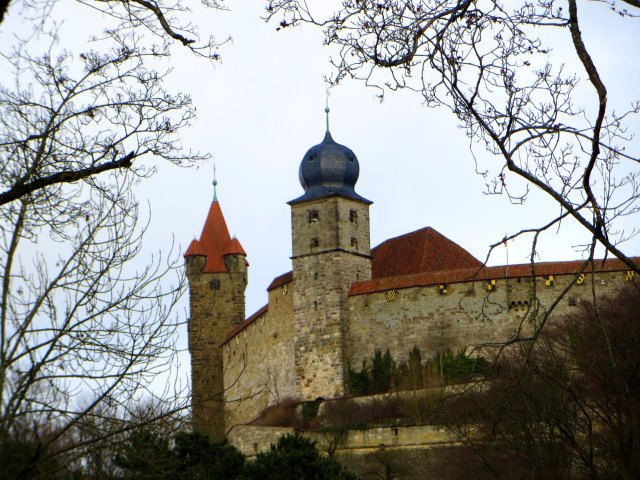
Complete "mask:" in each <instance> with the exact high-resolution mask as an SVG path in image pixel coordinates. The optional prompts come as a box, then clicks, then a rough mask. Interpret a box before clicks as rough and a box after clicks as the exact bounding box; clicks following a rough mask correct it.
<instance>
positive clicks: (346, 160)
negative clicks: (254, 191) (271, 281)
mask: <svg viewBox="0 0 640 480" xmlns="http://www.w3.org/2000/svg"><path fill="white" fill-rule="evenodd" d="M358 175H359V165H358V159H357V158H356V156H355V154H354V153H353V152H352V151H351V150H350V149H349V148H347V147H345V146H343V145H340V144H338V143H336V142H335V141H334V140H333V138H332V137H331V134H330V133H329V129H328V128H327V132H326V135H325V137H324V140H323V141H322V143H320V144H319V145H316V146H314V147H312V148H311V149H309V151H308V152H307V153H306V154H305V156H304V157H303V159H302V163H301V164H300V183H301V184H302V187H303V188H304V190H305V193H304V195H302V196H301V197H299V198H296V199H294V200H292V201H290V202H289V205H291V229H292V242H293V256H292V261H293V280H294V283H295V285H296V291H295V295H294V298H293V310H294V319H295V338H294V343H295V345H294V354H295V368H296V377H297V383H298V392H299V395H300V397H301V398H302V399H306V400H311V399H315V398H318V397H324V398H334V397H339V396H342V395H344V394H345V393H346V391H345V373H346V365H345V356H344V341H345V338H346V331H345V329H346V325H347V316H348V307H347V294H348V292H349V288H350V286H351V284H352V283H353V282H356V281H359V280H368V279H370V278H371V256H370V240H369V205H370V204H371V202H370V201H369V200H367V199H365V198H363V197H361V196H360V195H358V194H357V193H356V192H355V190H354V187H355V184H356V181H357V180H358Z"/></svg>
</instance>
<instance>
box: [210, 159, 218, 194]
mask: <svg viewBox="0 0 640 480" xmlns="http://www.w3.org/2000/svg"><path fill="white" fill-rule="evenodd" d="M211 184H212V185H213V201H214V202H217V201H218V180H217V179H216V164H215V163H214V164H213V182H211Z"/></svg>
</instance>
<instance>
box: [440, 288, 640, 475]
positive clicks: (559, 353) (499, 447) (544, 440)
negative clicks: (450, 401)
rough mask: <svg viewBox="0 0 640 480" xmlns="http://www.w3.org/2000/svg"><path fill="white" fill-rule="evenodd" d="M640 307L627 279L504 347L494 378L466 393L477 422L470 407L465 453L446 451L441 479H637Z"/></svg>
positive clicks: (463, 432)
mask: <svg viewBox="0 0 640 480" xmlns="http://www.w3.org/2000/svg"><path fill="white" fill-rule="evenodd" d="M639 314H640V287H639V286H638V284H628V285H627V286H626V287H625V288H623V289H621V290H620V292H618V293H617V294H616V295H613V296H609V297H602V298H599V299H598V300H597V302H596V303H592V302H584V303H583V304H582V305H581V306H580V307H579V310H577V311H576V312H574V313H573V314H572V315H570V316H568V317H567V318H566V319H565V321H564V322H556V323H554V324H553V325H551V326H550V328H548V329H546V330H545V331H544V332H543V334H542V336H541V338H540V341H538V342H536V343H535V344H534V345H533V346H532V348H531V349H530V348H529V346H528V345H525V344H519V345H518V346H517V348H515V349H513V350H511V351H510V354H509V355H503V356H502V357H501V359H500V361H499V363H498V368H497V369H496V370H495V372H494V374H495V376H494V377H492V382H491V383H490V385H488V386H487V388H486V389H485V390H476V391H474V392H472V391H469V392H467V394H466V395H467V397H468V399H473V405H474V408H472V409H470V412H471V417H472V420H473V428H469V420H470V419H469V413H468V412H466V413H465V418H464V419H463V420H462V422H460V423H458V424H457V425H456V426H455V431H457V432H458V434H459V435H460V438H461V439H462V440H463V442H464V445H465V448H463V449H462V450H461V451H460V452H458V453H455V455H456V457H458V458H459V456H464V457H466V458H465V461H464V462H451V461H450V460H451V457H447V456H443V457H442V458H440V459H439V462H438V463H440V465H439V466H438V467H439V468H442V469H443V471H442V472H440V473H441V477H442V478H451V479H453V478H469V476H470V473H472V472H473V474H472V475H471V476H473V477H474V478H476V477H477V478H590V479H596V478H599V479H607V478H611V479H613V478H637V477H638V474H639V473H640V461H639V460H638V459H640V421H639V419H640V383H639V378H638V365H640V357H639V355H638V352H639V350H638V344H639V341H640V329H639V328H638V322H637V319H638V315H639ZM455 417H456V415H455V414H453V415H452V422H453V423H454V424H455ZM445 470H447V471H448V472H447V473H446V474H445V473H444V471H445Z"/></svg>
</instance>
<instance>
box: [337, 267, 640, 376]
mask: <svg viewBox="0 0 640 480" xmlns="http://www.w3.org/2000/svg"><path fill="white" fill-rule="evenodd" d="M574 279H575V275H559V276H553V278H551V277H550V276H549V275H546V276H539V277H535V278H534V279H533V282H535V283H534V284H532V278H531V277H523V278H501V279H499V278H498V279H490V280H482V281H477V282H463V283H454V284H449V285H445V284H440V285H427V286H419V287H410V288H402V289H397V290H396V289H389V290H385V291H380V292H374V293H368V294H362V295H352V296H350V297H349V321H348V328H347V338H346V346H345V356H346V359H347V363H348V364H349V365H351V366H352V367H353V368H359V366H360V365H361V364H362V361H363V360H370V359H371V358H372V356H373V353H374V351H375V349H376V348H378V349H381V350H383V351H384V350H386V349H389V351H390V353H391V355H392V356H393V358H395V359H404V358H406V357H407V355H408V353H409V350H410V349H411V348H413V347H414V346H417V347H419V348H420V350H421V352H422V355H423V358H426V357H431V356H433V355H434V354H436V353H437V352H442V351H444V350H446V349H447V348H449V349H452V350H456V349H458V348H465V347H469V346H481V345H482V344H485V343H492V342H504V341H506V340H508V339H511V338H514V336H515V335H517V334H518V331H519V329H521V335H522V334H525V335H526V333H527V332H528V331H530V330H531V325H532V323H531V319H532V312H533V307H534V304H535V303H534V302H532V298H534V297H535V298H538V299H539V301H540V305H541V308H540V310H539V315H541V314H543V313H544V311H546V309H547V308H549V306H550V305H551V304H552V303H553V302H555V301H556V299H557V298H558V297H559V296H560V295H561V293H562V292H563V290H564V289H565V288H566V287H567V285H568V284H570V282H572V281H573V280H574ZM626 281H629V276H628V274H627V272H626V271H613V272H611V271H609V272H596V273H595V281H593V282H592V277H591V274H586V275H585V276H584V278H583V280H582V282H581V284H579V285H575V286H574V287H573V288H571V290H570V291H569V292H568V293H567V294H566V295H565V296H564V297H563V298H562V299H561V300H560V301H559V303H558V305H557V306H556V308H555V309H554V315H555V316H559V315H563V314H566V313H569V312H571V311H572V310H573V309H575V306H576V305H577V304H578V303H579V302H580V301H581V300H588V299H589V298H590V297H591V292H592V288H591V286H592V285H593V286H594V287H595V290H596V292H597V294H603V293H608V292H615V291H617V290H618V289H619V288H621V286H622V285H623V284H624V283H625V282H626Z"/></svg>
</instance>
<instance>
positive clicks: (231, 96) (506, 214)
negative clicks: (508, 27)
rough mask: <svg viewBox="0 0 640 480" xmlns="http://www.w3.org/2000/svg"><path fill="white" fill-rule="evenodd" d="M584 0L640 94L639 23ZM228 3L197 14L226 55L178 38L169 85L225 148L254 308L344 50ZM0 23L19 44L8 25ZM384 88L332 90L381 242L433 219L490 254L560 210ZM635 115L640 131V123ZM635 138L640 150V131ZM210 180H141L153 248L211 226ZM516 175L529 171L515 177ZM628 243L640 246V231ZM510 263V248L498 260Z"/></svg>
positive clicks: (439, 114) (612, 63)
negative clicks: (499, 180) (490, 189)
mask: <svg viewBox="0 0 640 480" xmlns="http://www.w3.org/2000/svg"><path fill="white" fill-rule="evenodd" d="M579 3H580V7H581V8H582V7H583V6H584V7H585V8H586V7H587V6H588V7H589V8H590V9H593V10H594V11H593V12H589V13H588V15H589V20H591V21H590V22H589V23H588V24H585V25H584V26H583V29H584V30H585V31H586V32H587V35H588V36H587V47H588V48H589V49H590V50H591V52H592V55H593V56H594V59H595V61H596V62H601V64H602V65H606V66H603V73H604V76H605V82H608V87H609V92H610V99H611V101H612V102H621V103H620V104H621V105H626V104H627V103H629V102H630V101H631V100H632V99H634V98H640V59H639V58H638V53H637V44H638V42H637V40H638V34H637V32H638V31H640V30H639V29H638V26H639V21H638V20H635V21H624V22H620V21H619V19H618V18H617V17H616V15H615V14H612V13H609V12H608V10H607V7H606V5H595V6H594V5H591V4H590V3H585V2H579ZM227 5H228V7H229V8H230V9H231V11H230V12H209V13H205V14H202V15H198V17H197V19H196V22H197V23H198V24H199V25H200V30H201V31H202V32H203V34H204V33H206V32H208V31H212V32H214V33H215V35H216V37H217V38H218V39H220V40H221V39H223V38H224V37H226V36H227V35H231V36H232V37H233V43H230V44H227V45H225V46H224V47H223V48H222V50H221V54H222V56H223V61H222V63H221V64H218V65H215V66H213V65H211V64H210V63H208V62H207V61H205V60H199V59H196V58H194V57H193V56H192V55H189V54H187V53H186V52H184V51H183V49H180V48H179V47H175V48H174V49H173V51H174V53H175V56H174V57H173V59H172V63H173V65H174V68H175V70H174V72H173V74H172V76H171V81H170V85H169V89H170V90H173V91H182V92H187V93H190V94H191V95H192V97H193V102H194V104H195V106H196V107H197V113H198V120H197V124H196V125H195V126H194V127H193V128H192V129H190V130H189V131H188V132H186V134H185V135H183V139H184V143H185V144H186V145H188V146H191V147H193V148H195V149H199V150H204V151H209V152H211V153H212V154H213V156H214V161H215V163H216V168H217V172H218V182H219V186H218V198H219V200H220V204H221V207H222V210H223V212H224V215H225V217H226V219H227V224H228V226H229V230H230V231H231V233H232V234H233V235H236V236H237V237H238V239H239V240H240V242H241V243H242V245H243V247H244V249H245V250H246V252H247V254H248V260H249V262H250V265H251V266H250V270H249V287H248V289H247V302H246V303H247V308H246V313H247V315H250V314H251V313H253V312H254V311H255V310H257V309H258V308H260V307H261V306H262V305H263V304H264V303H265V302H266V287H267V285H268V284H269V283H270V281H271V280H272V279H273V277H275V276H277V275H280V274H282V273H284V272H286V271H288V270H290V269H291V262H290V259H289V257H290V255H291V232H290V228H291V227H290V211H289V206H288V205H287V204H286V202H287V201H288V200H291V199H293V198H295V197H297V196H299V195H300V194H301V192H302V188H301V186H300V184H299V182H298V166H299V163H300V160H301V159H302V156H303V155H304V153H305V152H306V151H307V149H308V148H310V147H311V146H313V145H315V144H317V143H319V142H320V141H321V140H322V138H323V135H324V121H325V120H324V112H323V108H324V101H325V84H324V81H323V76H324V75H326V74H327V73H329V72H330V66H329V64H328V57H329V56H330V54H331V53H332V52H331V50H330V49H329V48H327V47H323V46H322V35H321V32H320V31H319V30H312V29H310V28H308V27H305V28H288V29H285V30H283V31H280V32H276V31H275V27H276V25H272V24H265V23H264V22H263V21H262V20H261V19H260V18H259V17H260V16H261V15H262V14H263V10H262V9H263V7H264V2H261V1H257V0H241V1H228V2H227ZM60 8H62V9H63V10H61V11H62V12H64V13H65V14H66V17H67V24H66V25H65V26H64V28H73V32H74V34H73V36H71V34H69V36H64V31H63V42H68V41H69V39H73V40H71V41H70V44H71V46H74V44H77V42H83V41H84V40H82V38H83V37H82V36H81V35H82V34H81V33H80V31H81V30H82V28H80V29H78V27H77V26H76V25H77V24H78V22H81V23H82V18H83V17H81V15H83V13H82V12H80V11H79V6H78V4H77V3H75V2H74V3H64V2H63V3H62V6H61V7H60ZM65 8H66V10H65ZM65 14H62V15H61V16H65ZM88 15H90V16H88V17H87V18H91V21H89V22H88V23H87V22H85V23H83V26H84V27H85V28H87V29H92V30H93V31H94V32H95V31H96V30H95V29H96V28H101V26H100V25H99V23H98V22H97V21H96V17H95V15H96V14H95V13H93V12H91V13H90V14H88ZM585 15H587V14H586V13H585ZM14 19H15V17H11V16H10V17H9V18H8V19H7V20H6V21H5V24H7V25H4V26H3V28H4V29H5V33H6V30H7V29H12V28H15V24H13V25H11V24H9V22H11V21H12V20H14ZM72 26H73V27H72ZM590 27H594V28H593V29H591V28H590ZM595 27H597V28H595ZM1 35H2V33H1V32H0V40H2V42H6V41H7V35H6V34H5V35H4V36H1ZM204 36H206V35H204ZM5 45H7V44H6V43H5V44H4V45H3V46H2V49H3V50H4V49H5ZM85 48H86V47H85ZM557 53H558V52H557V51H556V52H554V55H557ZM0 78H3V77H2V72H0ZM3 81H5V80H3ZM375 94H376V91H374V90H371V89H366V88H364V87H363V86H362V85H361V84H356V83H350V82H346V83H345V84H343V85H341V86H339V87H337V88H334V89H332V90H331V94H330V106H331V132H332V135H333V138H334V139H335V140H336V141H337V142H339V143H342V144H344V145H347V146H348V147H350V148H351V149H352V150H353V151H354V152H355V153H356V155H357V156H358V159H359V162H360V180H359V182H358V184H357V186H356V190H357V192H358V193H359V194H361V195H362V196H364V197H366V198H368V199H370V200H372V201H373V202H374V204H373V205H372V206H371V242H372V246H375V245H377V244H379V243H380V242H382V241H384V240H385V239H387V238H390V237H392V236H396V235H400V234H403V233H407V232H411V231H413V230H416V229H419V228H422V227H425V226H431V227H433V228H435V229H436V230H438V231H439V232H441V233H442V234H444V235H445V236H447V237H448V238H450V239H451V240H453V241H454V242H456V243H458V244H460V245H461V246H462V247H464V248H466V249H467V250H468V251H469V252H471V253H472V254H473V255H474V256H476V257H477V258H479V259H481V260H482V259H484V258H485V256H486V254H487V248H488V246H489V245H490V244H491V243H495V242H497V241H499V240H500V239H501V238H502V237H503V236H504V235H505V234H512V233H515V232H517V231H518V230H520V229H523V228H530V227H535V226H540V225H542V224H544V223H546V222H547V221H548V220H549V219H550V218H552V216H553V215H555V214H556V213H557V209H556V207H555V205H554V204H553V203H552V202H550V201H548V200H546V199H545V198H544V197H543V196H542V194H539V193H538V192H532V194H531V195H530V197H529V200H528V202H527V204H526V205H524V206H514V205H511V204H510V203H509V200H508V199H507V198H506V197H489V196H486V195H484V194H483V189H484V180H483V178H482V177H481V176H479V175H477V174H475V173H474V162H473V158H472V156H471V154H470V152H469V144H468V140H467V138H466V137H465V135H464V132H463V131H462V130H459V129H458V128H457V126H456V119H455V118H454V117H453V115H452V114H450V113H449V112H448V111H445V110H434V109H429V108H425V107H423V106H422V105H421V99H420V97H418V96H416V95H415V94H410V93H395V94H393V93H392V94H389V95H388V96H387V98H386V100H385V101H384V102H383V103H382V104H381V103H379V102H378V101H377V99H376V98H375ZM589 101H591V102H594V101H595V99H594V98H591V99H589ZM636 126H638V128H637V129H636V131H640V124H639V123H638V122H636ZM635 145H636V156H637V155H638V150H639V149H638V148H637V147H638V142H636V143H635ZM496 161H499V160H496ZM211 180H212V165H211V164H210V165H208V166H203V167H202V168H200V169H184V170H181V169H178V168H176V167H172V166H163V167H161V168H160V169H159V173H158V175H156V176H155V177H154V178H152V179H150V180H149V181H147V182H145V183H144V184H143V185H141V188H140V191H139V192H138V193H139V196H140V197H141V198H142V199H144V198H148V199H149V202H150V205H151V212H152V223H151V229H150V231H149V236H148V237H147V238H146V240H145V242H146V248H147V249H148V251H157V250H164V249H166V248H168V246H169V245H170V244H171V241H172V236H173V237H174V238H175V240H176V242H177V243H178V244H179V245H180V246H181V248H182V250H183V251H184V249H185V248H186V247H187V246H188V244H189V242H190V241H191V240H192V239H193V238H194V237H197V236H199V234H200V230H201V228H202V224H203V222H204V219H205V216H206V213H207V211H208V208H209V205H210V202H211V199H212V187H211ZM507 181H508V182H512V183H511V184H516V183H517V181H516V180H515V179H513V178H511V177H507ZM638 224H640V222H638V219H637V218H635V219H629V220H628V226H637V225H638ZM586 241H588V237H587V236H585V235H584V233H583V232H581V230H580V229H578V228H577V227H575V226H574V225H573V224H572V223H571V222H567V223H566V224H565V225H563V228H562V230H561V231H560V232H559V234H558V235H556V232H555V231H554V232H550V233H548V234H546V235H544V236H543V238H542V239H541V242H540V244H539V251H540V254H541V256H540V260H541V261H552V260H569V259H575V258H579V256H580V254H579V253H577V252H576V250H575V249H574V248H573V247H574V246H575V245H578V244H582V243H585V242H586ZM529 248H530V244H529V242H527V241H525V240H524V239H523V240H518V241H516V242H513V243H511V244H510V245H509V261H510V263H523V262H526V261H527V260H528V253H529ZM625 251H626V252H627V253H630V254H633V255H639V254H640V237H636V238H635V239H634V240H633V241H632V242H629V244H627V245H626V248H625ZM505 262H506V255H505V250H504V249H500V250H498V251H497V252H496V254H495V255H494V256H493V257H492V258H491V260H490V263H491V264H503V263H505ZM185 300H186V299H185ZM184 305H185V308H186V301H185V303H184Z"/></svg>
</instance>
